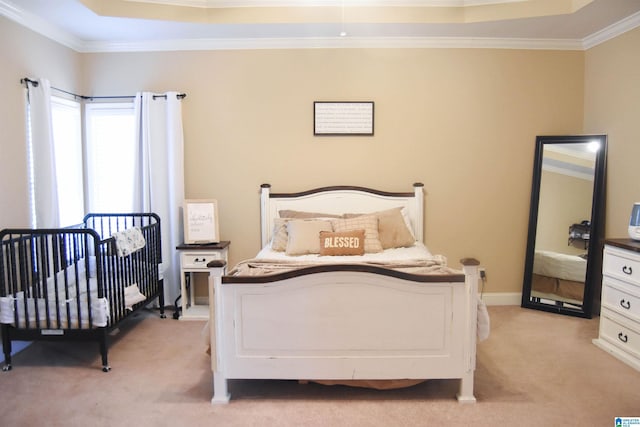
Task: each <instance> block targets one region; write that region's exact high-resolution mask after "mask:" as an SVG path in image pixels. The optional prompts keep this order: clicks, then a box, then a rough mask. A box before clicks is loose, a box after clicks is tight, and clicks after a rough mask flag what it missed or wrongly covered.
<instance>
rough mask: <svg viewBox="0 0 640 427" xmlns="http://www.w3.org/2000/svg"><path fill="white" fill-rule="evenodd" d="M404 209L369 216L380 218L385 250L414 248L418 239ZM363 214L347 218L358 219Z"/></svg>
mask: <svg viewBox="0 0 640 427" xmlns="http://www.w3.org/2000/svg"><path fill="white" fill-rule="evenodd" d="M403 210H404V208H402V207H398V208H393V209H387V210H384V211H379V212H373V213H370V214H367V215H375V216H377V217H378V238H379V239H380V243H381V244H382V248H383V249H390V248H402V247H406V246H413V245H414V244H415V243H416V238H415V236H414V235H413V232H412V230H411V228H410V226H409V225H407V222H408V218H406V217H405V215H403ZM361 215H363V214H345V215H344V216H345V218H356V217H358V216H361Z"/></svg>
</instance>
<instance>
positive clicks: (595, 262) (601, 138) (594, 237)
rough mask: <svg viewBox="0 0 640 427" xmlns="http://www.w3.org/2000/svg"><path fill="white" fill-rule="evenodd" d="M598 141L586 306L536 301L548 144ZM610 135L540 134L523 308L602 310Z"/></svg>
mask: <svg viewBox="0 0 640 427" xmlns="http://www.w3.org/2000/svg"><path fill="white" fill-rule="evenodd" d="M594 140H597V141H598V142H599V143H600V147H601V148H600V150H599V151H598V153H597V154H596V159H595V171H594V178H593V199H592V203H591V229H590V238H589V245H588V254H587V271H586V277H585V288H584V295H583V300H582V307H581V308H576V307H575V306H567V305H565V304H562V303H557V304H550V303H545V302H542V301H532V299H531V284H532V277H533V259H534V253H535V247H536V230H537V225H538V207H539V202H540V183H541V182H540V181H541V178H542V160H543V153H544V147H545V145H550V144H579V143H588V142H591V141H594ZM606 159H607V136H606V135H570V136H538V137H536V152H535V159H534V166H533V181H532V186H531V205H530V206H531V209H530V212H529V235H528V239H527V252H526V258H525V268H524V280H523V289H522V307H525V308H532V309H536V310H543V311H548V312H553V313H559V314H566V315H570V316H577V317H584V318H591V317H592V316H593V314H594V313H595V314H597V313H599V310H600V289H601V284H602V250H603V246H604V225H605V224H604V216H605V188H606V166H607V160H606Z"/></svg>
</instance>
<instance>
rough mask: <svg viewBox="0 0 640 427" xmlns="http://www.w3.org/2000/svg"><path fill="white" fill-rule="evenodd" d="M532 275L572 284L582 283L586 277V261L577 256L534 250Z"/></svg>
mask: <svg viewBox="0 0 640 427" xmlns="http://www.w3.org/2000/svg"><path fill="white" fill-rule="evenodd" d="M533 273H534V274H538V275H540V276H548V277H555V278H558V279H563V280H570V281H574V282H584V280H585V277H586V275H587V260H585V259H584V258H582V257H580V256H578V255H568V254H562V253H558V252H552V251H543V250H536V252H535V254H534V260H533Z"/></svg>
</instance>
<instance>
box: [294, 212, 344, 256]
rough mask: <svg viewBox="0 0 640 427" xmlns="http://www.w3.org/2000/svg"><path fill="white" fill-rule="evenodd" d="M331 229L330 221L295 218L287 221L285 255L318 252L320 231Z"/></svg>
mask: <svg viewBox="0 0 640 427" xmlns="http://www.w3.org/2000/svg"><path fill="white" fill-rule="evenodd" d="M321 231H333V230H332V227H331V222H329V221H322V220H312V219H310V220H304V219H296V220H291V221H288V222H287V233H288V235H289V238H288V240H287V249H286V253H287V255H305V254H318V253H320V232H321Z"/></svg>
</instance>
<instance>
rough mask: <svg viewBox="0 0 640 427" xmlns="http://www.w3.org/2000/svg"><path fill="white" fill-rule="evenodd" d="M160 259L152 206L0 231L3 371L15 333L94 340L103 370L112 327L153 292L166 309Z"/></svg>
mask: <svg viewBox="0 0 640 427" xmlns="http://www.w3.org/2000/svg"><path fill="white" fill-rule="evenodd" d="M134 233H135V234H134ZM131 236H135V237H136V238H137V239H132V238H131ZM125 241H126V242H127V243H128V244H131V243H132V242H133V243H134V244H135V246H133V247H131V246H129V247H127V245H126V244H123V242H125ZM161 262H162V252H161V233H160V218H159V217H158V215H156V214H154V213H132V214H111V213H95V214H89V215H87V216H85V218H84V220H83V223H81V224H78V225H75V226H71V227H66V228H58V229H4V230H2V231H0V327H1V331H2V346H3V351H4V357H5V364H4V366H3V371H9V370H11V369H12V362H11V342H12V341H18V340H20V341H37V340H63V341H64V340H67V341H97V342H98V343H99V348H100V354H101V357H102V370H103V371H104V372H108V371H109V370H110V369H111V368H110V366H109V364H108V358H107V352H108V346H107V344H108V337H109V333H110V332H112V331H113V330H114V329H116V328H117V327H118V325H119V324H120V323H121V322H122V321H123V320H124V319H126V318H127V317H129V316H131V315H132V314H133V313H135V312H136V311H137V310H139V309H141V308H144V307H146V306H148V305H150V304H151V303H153V302H154V301H155V300H156V299H157V303H158V306H159V308H160V317H162V318H164V317H165V314H164V294H163V281H162V278H161V277H160V273H159V265H160V263H161Z"/></svg>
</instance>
